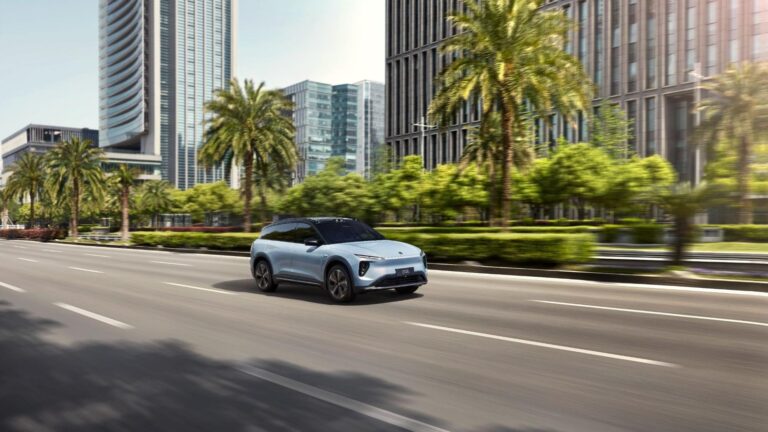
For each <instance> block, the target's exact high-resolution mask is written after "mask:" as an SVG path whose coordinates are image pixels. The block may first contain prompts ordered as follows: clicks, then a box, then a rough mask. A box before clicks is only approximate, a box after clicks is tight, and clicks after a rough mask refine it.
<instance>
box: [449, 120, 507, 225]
mask: <svg viewBox="0 0 768 432" xmlns="http://www.w3.org/2000/svg"><path fill="white" fill-rule="evenodd" d="M501 140H502V137H501V121H500V119H499V115H498V113H495V112H492V113H490V114H489V115H487V116H486V117H485V118H484V119H483V122H482V123H481V124H480V126H479V127H477V128H475V129H473V130H471V131H470V133H469V139H468V143H467V145H466V146H465V147H464V153H463V154H462V155H461V162H460V163H459V168H460V169H462V170H463V169H465V168H466V167H467V166H468V165H469V164H476V165H478V166H480V167H482V168H485V169H486V170H487V172H488V224H489V225H490V226H493V225H494V220H495V217H496V205H497V203H498V192H497V190H496V176H497V172H498V171H497V169H498V166H499V161H501V159H502V157H501V150H502V149H501Z"/></svg>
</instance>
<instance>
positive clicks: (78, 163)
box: [46, 138, 104, 238]
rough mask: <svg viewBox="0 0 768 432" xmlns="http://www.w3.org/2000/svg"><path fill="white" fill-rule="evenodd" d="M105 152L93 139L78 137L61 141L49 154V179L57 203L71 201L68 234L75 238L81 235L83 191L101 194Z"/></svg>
mask: <svg viewBox="0 0 768 432" xmlns="http://www.w3.org/2000/svg"><path fill="white" fill-rule="evenodd" d="M103 155H104V152H103V151H102V150H101V149H98V148H95V147H93V146H92V143H91V141H90V140H81V139H79V138H72V139H70V140H68V141H64V142H62V143H61V144H59V145H57V146H56V147H54V148H53V149H51V150H50V151H49V152H48V153H47V155H46V160H47V165H48V171H49V173H48V176H47V179H46V181H47V183H48V185H49V188H50V191H51V192H52V196H53V197H54V198H55V200H56V202H57V203H58V204H62V203H64V202H68V203H69V206H70V219H69V233H70V236H72V237H74V238H77V235H78V231H77V224H78V221H79V219H80V203H81V199H82V196H83V192H84V191H85V190H90V192H91V193H93V194H94V195H101V194H102V193H103V191H104V174H103V171H102V169H101V161H102V158H103Z"/></svg>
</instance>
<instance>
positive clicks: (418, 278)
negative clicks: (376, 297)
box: [352, 256, 427, 292]
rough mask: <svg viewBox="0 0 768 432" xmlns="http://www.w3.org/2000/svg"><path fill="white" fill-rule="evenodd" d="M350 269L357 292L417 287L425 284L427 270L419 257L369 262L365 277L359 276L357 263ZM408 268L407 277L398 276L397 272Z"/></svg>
mask: <svg viewBox="0 0 768 432" xmlns="http://www.w3.org/2000/svg"><path fill="white" fill-rule="evenodd" d="M355 265H356V267H355V268H354V269H352V270H353V271H354V272H355V277H354V279H355V288H356V289H357V291H359V292H362V291H374V290H384V289H393V288H400V287H407V286H419V285H424V284H426V283H427V268H426V267H425V266H424V261H423V259H422V258H421V257H419V256H416V257H403V258H397V259H387V260H382V261H372V262H370V268H369V269H368V271H367V272H366V273H365V275H363V276H360V275H359V274H358V272H359V263H356V264H355ZM405 268H408V269H410V270H411V271H410V272H409V273H408V274H407V275H401V276H398V275H397V273H398V270H401V269H405Z"/></svg>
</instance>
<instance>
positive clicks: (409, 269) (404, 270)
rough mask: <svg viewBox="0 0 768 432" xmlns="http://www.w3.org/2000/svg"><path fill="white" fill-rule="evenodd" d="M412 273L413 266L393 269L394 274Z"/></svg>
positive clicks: (404, 274)
mask: <svg viewBox="0 0 768 432" xmlns="http://www.w3.org/2000/svg"><path fill="white" fill-rule="evenodd" d="M412 274H413V267H406V268H399V269H395V276H410V275H412Z"/></svg>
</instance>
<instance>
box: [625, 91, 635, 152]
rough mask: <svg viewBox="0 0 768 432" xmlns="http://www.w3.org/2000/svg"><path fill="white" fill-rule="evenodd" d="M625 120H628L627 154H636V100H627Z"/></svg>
mask: <svg viewBox="0 0 768 432" xmlns="http://www.w3.org/2000/svg"><path fill="white" fill-rule="evenodd" d="M627 120H628V121H629V131H628V132H629V140H627V147H628V148H629V154H630V155H631V154H637V128H636V127H635V124H636V123H637V101H633V100H631V101H627Z"/></svg>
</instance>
